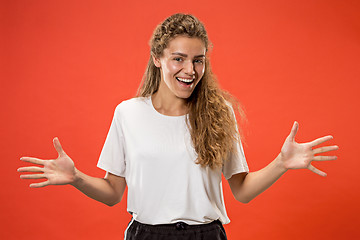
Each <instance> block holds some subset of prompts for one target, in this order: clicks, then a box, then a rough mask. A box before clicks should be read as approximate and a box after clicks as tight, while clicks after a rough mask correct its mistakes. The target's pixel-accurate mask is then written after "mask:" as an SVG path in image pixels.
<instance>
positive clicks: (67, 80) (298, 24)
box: [0, 0, 360, 240]
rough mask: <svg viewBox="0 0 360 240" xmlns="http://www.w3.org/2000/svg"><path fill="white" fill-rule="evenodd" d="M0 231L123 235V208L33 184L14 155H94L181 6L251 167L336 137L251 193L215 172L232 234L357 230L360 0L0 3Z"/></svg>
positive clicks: (78, 159)
mask: <svg viewBox="0 0 360 240" xmlns="http://www.w3.org/2000/svg"><path fill="white" fill-rule="evenodd" d="M1 6H2V7H1V12H2V14H0V16H1V19H0V22H1V28H2V29H1V42H2V44H1V47H2V49H1V69H0V73H1V76H0V78H1V89H0V96H1V120H0V121H1V136H2V137H1V139H2V140H1V162H2V168H3V170H4V171H2V173H1V174H2V190H1V192H0V194H1V195H0V201H1V208H0V212H1V214H0V221H1V224H0V226H1V227H0V228H1V231H0V238H1V239H27V240H30V239H54V240H55V239H107V238H108V239H121V238H122V236H123V232H124V230H125V228H126V225H127V223H128V221H129V220H130V215H129V214H128V213H127V212H126V197H124V198H123V201H122V202H121V203H120V204H118V205H117V206H115V207H112V208H110V207H107V206H105V205H102V204H101V203H98V202H96V201H94V200H92V199H89V198H87V197H86V196H84V195H83V194H81V193H80V192H78V191H77V190H76V189H74V188H73V187H70V186H51V187H47V188H43V189H30V188H29V187H28V185H29V183H30V181H28V180H20V179H19V174H18V173H17V172H16V169H17V168H18V167H20V166H22V163H21V162H20V161H19V160H18V159H19V158H20V157H21V156H26V155H28V156H36V157H39V158H45V159H50V158H55V157H56V156H57V154H56V152H55V150H54V149H53V146H52V138H53V137H55V136H58V137H59V139H60V140H61V142H62V144H63V147H64V149H65V151H66V152H67V153H68V154H69V155H70V156H71V157H72V159H74V161H75V163H76V166H77V167H78V168H79V169H80V170H82V171H84V172H86V173H88V174H90V175H92V176H97V177H103V176H104V172H103V171H102V170H100V169H98V168H97V167H96V163H97V160H98V157H99V154H100V151H101V149H102V145H103V143H104V141H105V137H106V134H107V131H108V129H109V126H110V122H111V119H112V114H113V111H114V109H115V106H116V105H117V104H118V103H120V102H121V101H122V100H125V99H128V98H130V97H132V96H134V94H135V93H136V90H137V87H138V85H139V83H140V80H141V77H142V74H143V72H144V70H145V66H146V63H147V60H148V57H149V47H148V40H149V39H150V36H151V34H152V31H153V29H154V28H155V26H156V25H157V24H158V23H159V22H161V21H162V20H163V19H164V18H166V17H167V16H169V15H171V14H173V13H176V12H187V13H192V14H194V15H196V16H197V17H198V18H199V19H200V20H202V21H203V22H204V23H205V25H206V27H207V30H208V33H209V37H210V39H211V41H212V42H213V44H214V49H213V51H212V53H211V61H212V66H213V70H214V72H215V74H216V75H217V76H218V78H219V81H220V83H221V86H222V87H223V88H225V89H227V90H229V91H230V92H231V93H232V94H233V95H235V96H236V97H237V98H238V99H239V100H240V101H241V102H242V104H243V105H244V107H245V110H246V113H247V117H248V124H247V125H246V126H243V127H244V130H245V133H246V143H247V145H246V146H245V154H246V157H247V160H248V163H249V167H250V170H251V171H255V170H258V169H261V168H262V167H264V166H266V165H267V164H268V163H269V162H270V161H272V160H273V159H274V158H275V157H276V156H277V154H278V153H279V151H280V148H281V146H282V143H283V141H284V140H285V137H286V136H287V135H288V133H289V131H290V128H291V126H292V123H293V121H294V120H297V121H299V123H300V130H299V132H298V135H297V140H298V141H299V142H304V141H310V140H313V139H314V138H316V137H320V136H324V135H327V134H332V135H333V136H334V137H335V139H334V140H332V141H331V143H333V144H338V145H339V146H340V150H339V151H338V156H339V159H338V160H337V161H335V162H324V163H318V164H317V163H316V164H315V165H316V166H317V167H319V168H320V169H322V170H324V171H325V172H327V173H328V177H326V178H322V177H319V176H317V175H316V174H313V173H311V172H310V171H306V170H298V171H289V172H288V173H286V174H285V175H284V176H283V177H282V178H281V179H280V180H279V181H278V182H277V183H275V184H274V185H273V186H272V187H271V188H270V189H269V190H267V191H266V192H265V193H263V194H262V195H260V196H258V197H257V198H256V199H255V200H253V201H252V202H250V203H249V204H246V205H245V204H241V203H238V202H236V201H235V200H234V198H233V197H232V195H231V192H230V189H229V187H228V184H227V182H224V184H223V185H224V192H225V201H226V205H227V210H228V214H229V217H230V219H231V220H232V222H231V223H230V224H228V225H226V226H225V227H226V230H227V233H228V237H229V239H232V240H233V239H251V240H252V239H355V238H356V237H359V236H360V234H359V220H358V219H359V218H358V217H359V214H360V212H359V208H358V204H359V200H360V198H359V180H360V179H359V173H358V171H357V170H358V168H359V166H360V165H359V159H358V158H359V155H360V154H359V146H358V145H359V144H358V139H359V134H360V131H359V122H360V116H359V111H358V110H359V95H358V94H359V90H360V84H359V80H360V77H359V76H360V14H359V13H360V2H359V1H356V0H354V1H350V0H343V1H335V0H333V1H331V0H323V1H320V0H315V1H311V0H307V1H287V0H278V1H267V0H263V1H260V0H255V1H227V0H224V1H204V0H198V1H192V0H183V1H169V0H167V1H164V0H157V1H143V2H141V1H110V0H109V1H94V0H91V1H90V0H89V1H72V0H71V1H70V0H66V1H49V0H42V1H40V0H34V1H25V0H23V1H20V0H12V1H1Z"/></svg>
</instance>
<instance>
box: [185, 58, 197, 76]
mask: <svg viewBox="0 0 360 240" xmlns="http://www.w3.org/2000/svg"><path fill="white" fill-rule="evenodd" d="M185 72H186V73H187V74H189V75H194V74H195V68H194V63H193V62H192V61H187V62H186V65H185Z"/></svg>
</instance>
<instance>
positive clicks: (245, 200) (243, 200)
mask: <svg viewBox="0 0 360 240" xmlns="http://www.w3.org/2000/svg"><path fill="white" fill-rule="evenodd" d="M235 199H236V201H238V202H241V203H245V204H246V203H249V202H250V201H251V200H253V198H250V197H246V196H235Z"/></svg>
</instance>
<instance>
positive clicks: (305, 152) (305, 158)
mask: <svg viewBox="0 0 360 240" xmlns="http://www.w3.org/2000/svg"><path fill="white" fill-rule="evenodd" d="M298 129H299V124H298V123H297V122H294V125H293V127H292V129H291V133H290V135H289V136H288V137H287V138H286V140H285V142H284V145H283V146H282V148H281V153H280V156H281V158H280V159H281V160H280V161H281V162H282V164H283V166H284V167H285V168H286V169H306V168H307V169H309V170H310V171H312V172H314V173H316V174H319V175H320V176H323V177H325V176H326V173H325V172H323V171H321V170H319V169H317V168H315V167H314V166H313V165H311V162H312V161H329V160H335V159H337V157H336V156H321V155H317V154H322V153H326V152H330V151H334V150H337V149H339V147H338V146H336V145H333V146H324V147H319V148H315V147H316V146H317V145H320V144H322V143H324V142H326V141H329V140H331V139H333V137H332V136H325V137H321V138H318V139H315V140H314V141H312V142H307V143H297V142H295V135H296V133H297V131H298Z"/></svg>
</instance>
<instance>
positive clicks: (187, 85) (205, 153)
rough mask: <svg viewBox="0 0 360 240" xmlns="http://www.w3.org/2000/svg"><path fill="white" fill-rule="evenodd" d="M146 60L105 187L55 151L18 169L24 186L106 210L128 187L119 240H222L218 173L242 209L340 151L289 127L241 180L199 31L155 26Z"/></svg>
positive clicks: (116, 126) (232, 131) (116, 122)
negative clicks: (65, 191) (272, 152)
mask: <svg viewBox="0 0 360 240" xmlns="http://www.w3.org/2000/svg"><path fill="white" fill-rule="evenodd" d="M150 45H151V56H150V59H149V63H148V66H147V70H146V72H145V74H144V79H143V83H142V86H141V87H140V89H139V94H138V96H137V97H136V98H133V99H130V100H127V101H124V102H122V103H121V104H119V105H118V106H117V108H116V110H115V113H114V118H113V121H112V123H111V127H110V130H109V133H108V136H107V138H106V141H105V144H104V147H103V150H102V152H101V155H100V159H99V162H98V166H99V167H100V168H102V169H104V170H105V171H106V176H105V178H94V177H90V176H88V175H86V174H84V173H82V172H80V171H79V170H77V169H76V168H75V166H74V163H73V161H72V160H71V158H70V157H69V156H67V155H66V153H65V152H64V150H63V149H62V147H61V145H60V142H59V140H58V139H57V138H54V147H55V149H56V150H57V152H58V153H59V156H58V158H57V159H55V160H48V161H45V160H41V159H37V158H30V157H23V158H21V160H23V161H26V162H30V163H33V164H39V165H42V167H36V166H30V167H22V168H19V171H20V172H33V173H35V172H36V173H35V174H26V175H21V178H24V179H40V178H46V179H47V180H46V181H44V182H41V183H33V184H31V185H30V186H31V187H44V186H47V185H61V184H71V185H73V186H74V187H76V188H77V189H79V190H80V191H82V192H83V193H84V194H86V195H87V196H89V197H91V198H93V199H95V200H97V201H100V202H102V203H105V204H107V205H109V206H113V205H115V204H117V203H118V202H120V200H121V198H122V195H123V193H124V190H125V187H126V186H128V206H127V210H128V212H129V213H131V214H132V217H133V218H132V220H131V222H130V223H129V226H128V228H127V230H126V232H125V239H136V240H138V239H167V240H169V239H170V240H171V239H208V240H211V239H226V234H225V231H224V229H223V227H222V224H226V223H228V222H229V219H228V217H227V215H226V211H225V206H224V201H223V193H222V188H221V174H222V173H223V174H224V176H225V178H226V179H227V180H228V182H229V184H230V188H231V191H232V193H233V195H234V197H235V198H236V199H237V200H238V201H240V202H243V203H247V202H249V201H250V200H251V199H253V198H255V197H256V196H257V195H258V194H260V193H261V192H263V191H264V190H266V189H267V188H268V187H270V186H271V185H272V184H273V183H274V182H275V181H276V180H277V179H278V178H279V177H280V176H281V175H282V174H284V173H285V172H286V171H287V170H288V169H300V168H307V169H309V170H311V171H313V172H314V173H317V174H319V175H321V176H325V175H326V174H325V173H324V172H322V171H320V170H318V169H316V168H315V167H313V166H312V165H311V162H312V161H323V160H334V159H336V157H335V156H319V155H317V156H315V154H321V153H325V152H329V151H333V150H336V149H338V147H337V146H327V147H321V148H315V149H313V147H315V146H317V145H319V144H321V143H324V142H326V141H328V140H330V139H332V137H331V136H326V137H322V138H319V139H316V140H314V141H312V142H309V143H303V144H298V143H296V142H295V135H296V132H297V129H298V123H296V122H295V123H294V125H293V127H292V130H291V133H290V135H289V136H288V137H287V139H286V140H285V143H284V145H283V147H282V149H281V153H280V154H279V155H278V156H277V158H276V159H275V160H273V161H272V162H271V163H270V164H269V165H268V166H266V167H265V168H263V169H261V170H259V171H257V172H251V173H249V172H248V167H247V163H246V161H245V158H244V154H243V150H242V146H241V143H240V138H239V134H238V131H237V125H236V120H235V115H234V113H233V110H232V107H231V105H230V103H229V101H228V100H229V99H228V97H227V94H225V93H224V92H223V91H222V90H220V89H219V88H218V86H217V84H216V81H215V78H214V76H213V75H212V72H211V69H210V64H209V60H208V56H207V51H208V46H209V41H208V37H207V33H206V31H205V28H204V26H203V24H202V23H201V22H200V21H199V20H198V19H196V18H195V17H194V16H191V15H184V14H175V15H172V16H170V17H169V18H167V19H166V20H165V21H164V22H163V23H161V24H160V25H158V26H157V28H156V29H155V31H154V34H153V37H152V39H151V42H150Z"/></svg>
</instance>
